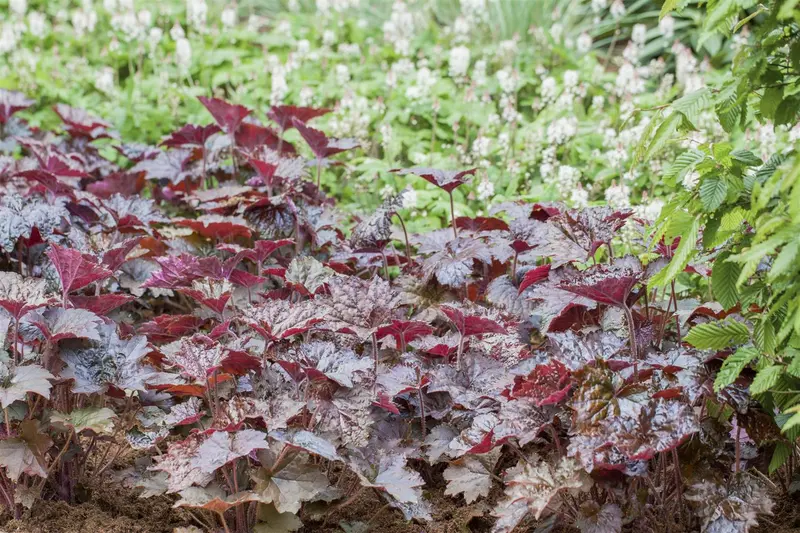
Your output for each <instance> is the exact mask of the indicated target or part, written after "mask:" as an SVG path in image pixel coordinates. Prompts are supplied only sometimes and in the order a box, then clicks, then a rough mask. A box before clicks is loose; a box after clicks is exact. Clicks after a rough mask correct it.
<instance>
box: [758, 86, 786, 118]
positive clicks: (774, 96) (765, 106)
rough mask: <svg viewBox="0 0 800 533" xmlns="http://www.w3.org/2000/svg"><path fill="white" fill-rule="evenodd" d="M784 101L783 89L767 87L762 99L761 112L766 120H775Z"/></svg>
mask: <svg viewBox="0 0 800 533" xmlns="http://www.w3.org/2000/svg"><path fill="white" fill-rule="evenodd" d="M782 100H783V87H767V88H766V89H764V96H762V97H761V105H760V107H759V110H760V111H761V115H762V116H763V117H764V118H768V119H770V120H774V119H775V113H776V112H777V111H778V106H779V105H780V104H781V101H782Z"/></svg>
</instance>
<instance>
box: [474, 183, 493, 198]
mask: <svg viewBox="0 0 800 533" xmlns="http://www.w3.org/2000/svg"><path fill="white" fill-rule="evenodd" d="M477 192H478V200H480V201H481V202H486V201H488V200H490V199H491V198H492V197H493V196H494V184H493V183H492V182H491V181H489V180H488V179H486V178H483V179H482V180H481V181H480V183H478V186H477Z"/></svg>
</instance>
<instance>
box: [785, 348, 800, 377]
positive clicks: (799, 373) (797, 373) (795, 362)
mask: <svg viewBox="0 0 800 533" xmlns="http://www.w3.org/2000/svg"><path fill="white" fill-rule="evenodd" d="M786 372H788V373H789V374H790V375H792V376H794V377H796V378H800V354H797V355H795V356H794V357H793V358H792V361H791V362H790V363H789V366H787V367H786Z"/></svg>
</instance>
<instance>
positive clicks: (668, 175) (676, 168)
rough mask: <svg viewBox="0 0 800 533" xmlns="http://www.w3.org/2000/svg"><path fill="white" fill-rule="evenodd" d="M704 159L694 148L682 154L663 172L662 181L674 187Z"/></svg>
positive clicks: (703, 155)
mask: <svg viewBox="0 0 800 533" xmlns="http://www.w3.org/2000/svg"><path fill="white" fill-rule="evenodd" d="M705 158H706V154H704V153H703V152H701V151H700V150H695V149H694V148H691V149H689V150H687V151H686V152H683V153H682V154H680V155H679V156H678V157H676V158H675V161H673V163H672V164H671V165H670V166H669V168H668V169H667V170H666V172H664V179H665V180H666V181H667V183H669V184H672V185H674V184H675V183H676V182H678V181H681V180H682V179H683V178H684V176H686V174H688V173H689V172H691V170H692V169H693V168H694V166H695V165H697V163H699V162H701V161H702V160H703V159H705Z"/></svg>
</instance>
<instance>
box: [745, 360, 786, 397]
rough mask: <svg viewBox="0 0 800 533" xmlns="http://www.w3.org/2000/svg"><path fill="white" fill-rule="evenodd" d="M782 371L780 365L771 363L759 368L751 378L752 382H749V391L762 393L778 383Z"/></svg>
mask: <svg viewBox="0 0 800 533" xmlns="http://www.w3.org/2000/svg"><path fill="white" fill-rule="evenodd" d="M783 372H784V368H783V366H782V365H772V366H768V367H766V368H763V369H761V370H760V371H759V372H758V374H756V377H755V378H754V379H753V383H751V384H750V393H751V394H763V393H765V392H767V391H768V390H769V389H771V388H772V387H774V386H775V384H776V383H778V380H779V379H780V378H781V375H782V374H783Z"/></svg>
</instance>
